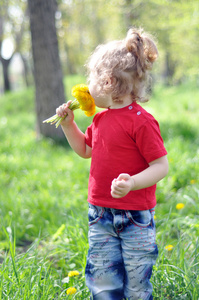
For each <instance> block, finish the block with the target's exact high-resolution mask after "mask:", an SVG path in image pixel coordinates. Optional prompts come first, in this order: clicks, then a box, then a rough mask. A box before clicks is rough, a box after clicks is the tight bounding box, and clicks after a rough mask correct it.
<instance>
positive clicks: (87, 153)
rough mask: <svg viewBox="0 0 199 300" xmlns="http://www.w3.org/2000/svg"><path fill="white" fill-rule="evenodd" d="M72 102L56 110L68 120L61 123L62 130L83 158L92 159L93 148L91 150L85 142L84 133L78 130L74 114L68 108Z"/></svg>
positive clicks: (72, 146)
mask: <svg viewBox="0 0 199 300" xmlns="http://www.w3.org/2000/svg"><path fill="white" fill-rule="evenodd" d="M70 103H71V101H68V102H67V103H64V104H63V105H61V106H59V107H58V108H57V109H56V113H57V115H58V116H59V117H64V116H65V115H67V116H66V118H65V119H64V120H63V121H62V122H61V127H62V130H63V132H64V134H65V136H66V138H67V140H68V142H69V144H70V146H71V148H72V149H73V150H74V151H75V152H76V153H77V154H78V155H79V156H81V157H83V158H89V157H91V153H92V148H90V147H89V146H88V145H87V144H86V142H85V135H84V133H83V132H82V131H81V130H80V129H79V128H78V126H77V124H76V123H75V121H74V113H73V111H72V110H70V109H69V108H68V107H69V105H70Z"/></svg>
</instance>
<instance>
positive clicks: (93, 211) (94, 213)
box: [88, 203, 104, 226]
mask: <svg viewBox="0 0 199 300" xmlns="http://www.w3.org/2000/svg"><path fill="white" fill-rule="evenodd" d="M103 214H104V208H103V207H100V206H95V205H92V204H90V203H89V210H88V223H89V226H91V225H93V224H95V223H97V222H98V221H99V220H100V219H101V218H102V216H103Z"/></svg>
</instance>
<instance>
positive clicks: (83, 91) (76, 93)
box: [43, 84, 95, 128]
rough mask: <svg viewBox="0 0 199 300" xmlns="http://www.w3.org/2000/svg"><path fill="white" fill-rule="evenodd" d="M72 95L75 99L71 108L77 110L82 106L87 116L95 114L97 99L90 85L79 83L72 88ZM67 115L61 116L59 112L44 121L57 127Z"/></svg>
mask: <svg viewBox="0 0 199 300" xmlns="http://www.w3.org/2000/svg"><path fill="white" fill-rule="evenodd" d="M71 93H72V96H73V97H75V100H73V101H72V102H71V104H70V105H69V108H70V109H71V110H75V109H78V108H80V109H81V110H83V111H84V113H85V115H86V116H87V117H91V116H92V115H94V114H95V101H94V99H93V97H92V96H91V94H90V92H89V89H88V86H87V85H85V84H77V85H75V86H74V87H73V88H72V91H71ZM65 117H66V116H64V117H59V116H58V115H57V114H56V115H54V116H52V117H50V118H48V119H46V120H44V121H43V123H51V125H52V124H55V126H56V128H57V127H58V126H59V125H60V123H61V121H62V120H64V118H65Z"/></svg>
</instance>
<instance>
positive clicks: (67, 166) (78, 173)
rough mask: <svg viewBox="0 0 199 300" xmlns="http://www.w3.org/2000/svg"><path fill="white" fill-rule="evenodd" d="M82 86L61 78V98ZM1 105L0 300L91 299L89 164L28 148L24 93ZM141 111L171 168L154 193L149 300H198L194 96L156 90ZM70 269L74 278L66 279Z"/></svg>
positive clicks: (28, 96)
mask: <svg viewBox="0 0 199 300" xmlns="http://www.w3.org/2000/svg"><path fill="white" fill-rule="evenodd" d="M81 81H82V78H79V77H74V78H69V80H67V81H66V86H67V91H69V92H70V88H71V87H72V86H73V85H74V84H77V83H80V82H81ZM68 97H69V98H70V96H68ZM0 107H1V110H0V140H1V145H0V185H1V186H0V200H1V206H0V220H1V221H0V222H1V223H0V226H1V228H0V299H16V300H18V299H19V300H21V299H26V300H27V299H46V300H49V299H77V300H78V299H83V300H85V299H89V293H88V291H87V288H86V286H85V283H84V267H85V263H86V253H87V250H88V245H87V230H88V227H87V201H86V198H87V182H88V175H89V166H90V160H84V159H81V158H79V157H78V156H77V155H76V154H75V153H73V151H71V150H70V148H69V147H68V144H67V142H65V143H64V144H62V145H58V144H55V143H54V142H53V141H52V140H51V139H46V138H43V139H40V140H36V133H35V115H34V92H33V90H32V89H28V90H23V91H21V92H15V93H11V94H7V95H6V96H1V98H0ZM144 107H145V108H146V109H147V110H148V111H149V112H151V113H152V114H153V115H154V116H155V117H156V118H157V120H158V121H159V123H160V127H161V131H162V135H163V138H164V141H165V146H166V148H167V151H168V158H169V163H170V171H169V175H168V176H167V177H166V178H165V179H164V180H162V181H161V182H160V183H159V184H158V187H157V200H158V205H157V208H156V215H155V216H156V226H157V242H158V245H159V258H158V261H157V264H156V266H155V268H154V272H153V276H152V282H153V285H154V299H156V300H157V299H175V300H177V299H186V300H189V299H190V300H198V299H199V263H198V262H199V242H198V237H199V180H198V174H199V127H198V116H199V115H198V111H199V91H198V89H197V88H196V87H195V86H194V85H191V84H190V85H185V86H178V87H169V88H168V87H167V88H165V87H161V86H157V87H156V88H155V90H154V93H153V96H152V98H151V101H150V102H149V103H147V104H145V105H144ZM75 118H76V122H77V123H78V125H79V126H80V127H81V129H82V130H85V129H86V127H87V125H88V124H89V123H90V122H91V118H87V117H85V115H84V114H83V113H82V112H81V111H76V112H75ZM49 126H50V125H49ZM169 245H170V246H169ZM168 246H169V247H168ZM74 270H76V271H78V272H79V275H77V276H72V277H69V276H68V275H70V274H71V273H69V272H70V271H74ZM72 286H73V287H75V288H76V289H77V291H76V293H75V294H73V295H67V290H68V288H69V287H72Z"/></svg>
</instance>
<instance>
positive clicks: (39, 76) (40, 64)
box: [28, 0, 65, 139]
mask: <svg viewBox="0 0 199 300" xmlns="http://www.w3.org/2000/svg"><path fill="white" fill-rule="evenodd" d="M28 6H29V13H30V29H31V37H32V52H33V62H34V79H35V87H36V114H37V134H38V135H40V134H42V135H44V136H46V137H51V138H53V139H62V138H63V133H62V130H61V129H60V128H58V129H56V128H55V126H50V125H49V124H43V123H42V121H43V120H45V119H47V118H48V117H50V116H52V115H53V114H55V109H56V107H58V106H59V105H60V104H62V103H63V102H64V101H65V95H64V86H63V80H62V70H61V64H60V58H59V50H58V41H57V34H56V27H55V13H56V9H57V4H56V0H28Z"/></svg>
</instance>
